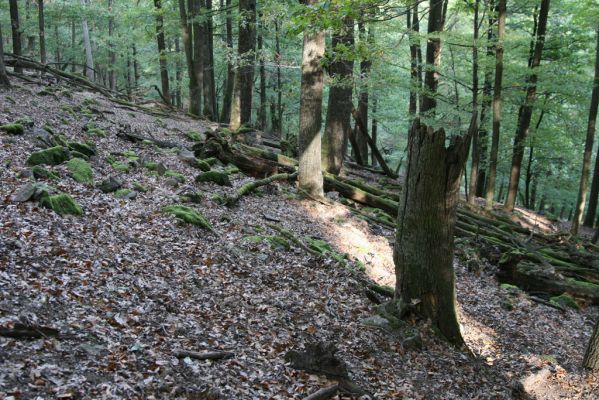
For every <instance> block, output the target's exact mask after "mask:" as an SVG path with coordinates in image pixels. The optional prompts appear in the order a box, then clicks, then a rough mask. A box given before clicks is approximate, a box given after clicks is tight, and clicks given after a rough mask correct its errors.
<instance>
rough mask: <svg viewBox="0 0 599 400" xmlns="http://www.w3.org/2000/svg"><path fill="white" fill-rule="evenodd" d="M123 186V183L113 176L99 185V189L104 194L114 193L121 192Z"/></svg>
mask: <svg viewBox="0 0 599 400" xmlns="http://www.w3.org/2000/svg"><path fill="white" fill-rule="evenodd" d="M122 186H123V183H122V182H121V181H120V180H119V179H117V178H115V177H113V176H111V177H108V179H104V180H103V181H102V183H100V185H98V188H99V189H100V190H101V191H102V192H104V193H112V192H116V191H117V190H119V189H120V188H121V187H122Z"/></svg>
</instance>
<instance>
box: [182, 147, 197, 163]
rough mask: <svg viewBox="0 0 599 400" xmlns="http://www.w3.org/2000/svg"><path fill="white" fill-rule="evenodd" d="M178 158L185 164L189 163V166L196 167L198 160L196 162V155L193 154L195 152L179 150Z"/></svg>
mask: <svg viewBox="0 0 599 400" xmlns="http://www.w3.org/2000/svg"><path fill="white" fill-rule="evenodd" d="M178 157H179V159H180V160H181V161H183V162H184V163H187V164H189V165H191V166H194V167H195V165H196V162H197V160H196V156H195V154H193V152H191V151H189V150H187V149H181V150H179V154H178Z"/></svg>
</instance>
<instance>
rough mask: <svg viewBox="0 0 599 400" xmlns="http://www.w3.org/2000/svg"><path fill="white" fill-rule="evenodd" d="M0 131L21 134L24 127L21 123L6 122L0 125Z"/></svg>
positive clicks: (23, 131)
mask: <svg viewBox="0 0 599 400" xmlns="http://www.w3.org/2000/svg"><path fill="white" fill-rule="evenodd" d="M0 131H2V132H5V133H8V134H9V135H22V134H23V133H25V128H24V127H23V125H21V124H6V125H0Z"/></svg>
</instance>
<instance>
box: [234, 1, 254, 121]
mask: <svg viewBox="0 0 599 400" xmlns="http://www.w3.org/2000/svg"><path fill="white" fill-rule="evenodd" d="M237 50H238V54H239V63H240V64H239V66H238V67H237V73H236V74H235V87H234V90H233V105H232V108H231V121H230V125H231V129H233V130H235V129H239V127H240V126H241V125H244V124H251V120H252V90H253V86H254V63H255V58H256V0H239V39H238V41H237Z"/></svg>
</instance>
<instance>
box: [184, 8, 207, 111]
mask: <svg viewBox="0 0 599 400" xmlns="http://www.w3.org/2000/svg"><path fill="white" fill-rule="evenodd" d="M187 2H188V4H189V14H190V15H191V21H192V22H191V27H192V32H193V34H192V38H193V40H192V46H193V58H192V60H193V71H194V73H195V79H196V82H197V90H198V93H197V96H198V99H197V101H198V114H197V115H202V114H203V109H202V108H203V107H202V105H203V102H202V100H203V95H204V61H205V55H204V54H203V50H204V46H203V45H202V40H203V37H202V36H203V35H204V24H202V23H201V22H200V19H201V11H202V7H201V5H202V0H187Z"/></svg>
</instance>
